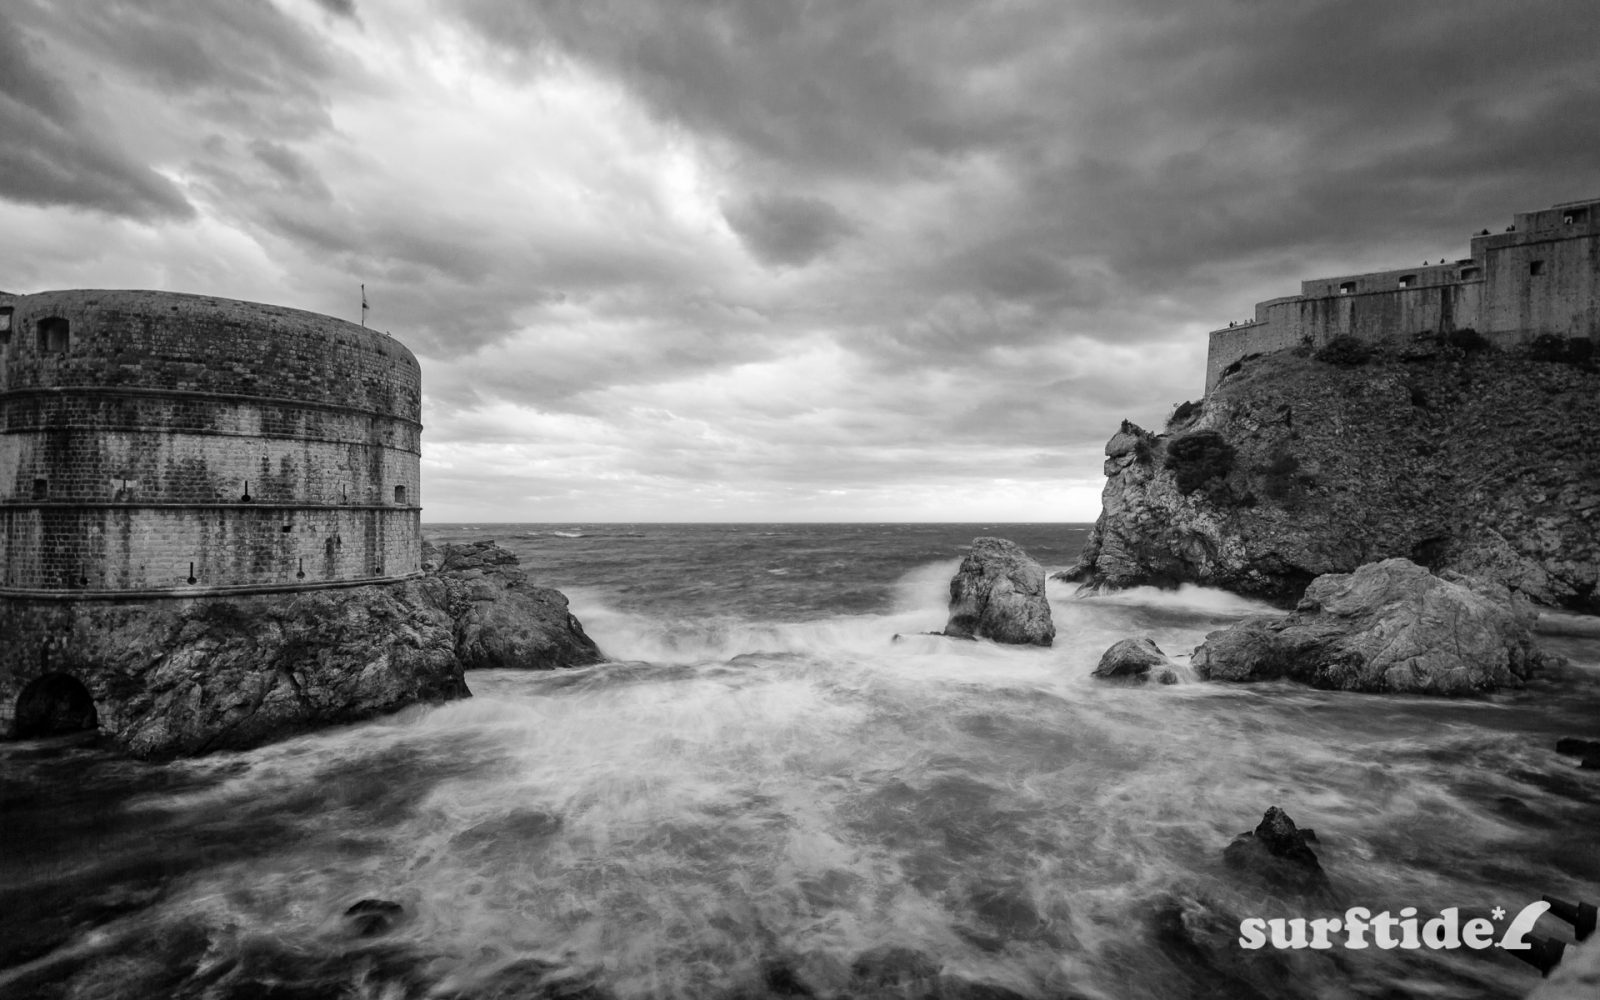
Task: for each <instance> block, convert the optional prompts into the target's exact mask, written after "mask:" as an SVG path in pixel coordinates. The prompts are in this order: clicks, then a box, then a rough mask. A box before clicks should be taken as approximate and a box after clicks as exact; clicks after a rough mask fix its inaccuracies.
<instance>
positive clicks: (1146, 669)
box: [1090, 635, 1177, 684]
mask: <svg viewBox="0 0 1600 1000" xmlns="http://www.w3.org/2000/svg"><path fill="white" fill-rule="evenodd" d="M1171 666H1172V661H1171V660H1169V659H1167V656H1166V654H1165V653H1163V652H1161V647H1160V646H1157V645H1156V641H1155V640H1154V639H1152V638H1150V637H1149V636H1147V635H1141V636H1136V637H1133V638H1129V639H1123V640H1121V641H1120V642H1117V643H1115V644H1113V645H1112V646H1111V648H1110V649H1108V650H1106V651H1105V652H1104V653H1103V654H1101V656H1100V664H1099V665H1098V666H1096V667H1095V668H1094V672H1093V673H1092V674H1091V675H1090V676H1092V677H1102V678H1108V679H1121V680H1131V681H1136V682H1137V683H1140V684H1143V683H1144V682H1146V681H1148V680H1149V679H1150V671H1151V670H1153V669H1155V668H1158V667H1160V668H1164V669H1161V670H1160V671H1158V672H1157V674H1156V678H1157V679H1158V680H1160V681H1161V683H1163V684H1171V683H1175V682H1176V681H1177V675H1176V674H1174V673H1173V672H1172V671H1171V670H1170V669H1165V668H1170V667H1171ZM1164 675H1169V676H1171V677H1172V680H1170V681H1169V680H1166V679H1165V676H1164Z"/></svg>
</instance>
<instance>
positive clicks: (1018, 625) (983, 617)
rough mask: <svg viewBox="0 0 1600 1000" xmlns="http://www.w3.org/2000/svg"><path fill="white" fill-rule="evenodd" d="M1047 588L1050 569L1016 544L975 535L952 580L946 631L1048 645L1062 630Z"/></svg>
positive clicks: (996, 640)
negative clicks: (1052, 611) (1046, 570)
mask: <svg viewBox="0 0 1600 1000" xmlns="http://www.w3.org/2000/svg"><path fill="white" fill-rule="evenodd" d="M1044 587H1045V584H1044V569H1043V568H1042V567H1041V566H1040V565H1039V564H1038V563H1037V562H1034V561H1033V560H1032V559H1030V558H1029V557H1028V554H1027V553H1026V552H1024V551H1023V550H1022V549H1021V548H1020V547H1019V546H1018V545H1016V543H1014V542H1009V541H1007V540H1006V539H1004V538H974V539H973V540H972V550H971V551H970V552H969V553H968V554H967V557H966V558H965V559H963V560H962V561H961V568H960V569H959V570H957V571H956V575H955V577H954V578H952V579H951V581H950V620H949V621H948V622H947V623H946V624H945V627H944V634H945V635H948V636H958V637H969V636H977V637H979V638H984V639H992V640H994V641H995V642H1004V643H1013V644H1017V645H1033V646H1048V645H1050V643H1051V642H1052V641H1054V639H1055V635H1056V628H1055V625H1054V624H1052V623H1051V621H1050V602H1049V601H1048V600H1047V599H1046V598H1045V590H1044Z"/></svg>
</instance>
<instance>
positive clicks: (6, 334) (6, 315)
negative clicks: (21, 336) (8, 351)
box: [0, 306, 12, 344]
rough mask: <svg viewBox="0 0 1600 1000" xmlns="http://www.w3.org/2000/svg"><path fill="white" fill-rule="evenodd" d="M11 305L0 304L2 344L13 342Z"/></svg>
mask: <svg viewBox="0 0 1600 1000" xmlns="http://www.w3.org/2000/svg"><path fill="white" fill-rule="evenodd" d="M11 311H12V307H11V306H0V344H9V343H11Z"/></svg>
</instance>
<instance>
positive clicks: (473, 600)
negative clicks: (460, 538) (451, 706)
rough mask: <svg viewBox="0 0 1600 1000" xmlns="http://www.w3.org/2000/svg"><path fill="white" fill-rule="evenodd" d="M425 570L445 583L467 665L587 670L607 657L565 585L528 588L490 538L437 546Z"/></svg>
mask: <svg viewBox="0 0 1600 1000" xmlns="http://www.w3.org/2000/svg"><path fill="white" fill-rule="evenodd" d="M422 560H423V566H424V568H428V567H430V566H431V567H432V568H431V569H429V572H431V573H432V574H433V575H434V576H436V577H438V579H440V580H442V581H443V582H444V584H445V587H446V589H447V591H448V597H447V607H448V609H449V612H450V617H451V619H452V621H453V622H454V628H455V651H456V656H457V657H458V658H459V659H460V661H461V666H462V669H464V670H479V669H485V668H491V667H517V668H523V669H529V670H548V669H551V668H553V667H581V666H587V665H588V664H591V663H599V662H600V660H601V659H602V656H601V654H600V650H599V649H598V648H596V646H595V644H594V640H592V639H590V638H589V636H588V635H586V634H585V633H584V631H583V625H582V624H580V623H579V621H578V619H577V618H575V617H573V615H572V613H571V612H570V611H568V610H567V598H566V595H564V594H562V593H561V592H560V591H559V590H552V589H551V588H549V587H538V586H530V585H529V584H528V574H527V573H526V572H524V571H523V570H522V569H519V568H518V566H517V557H516V556H515V555H513V554H512V553H510V552H508V551H506V550H505V549H503V548H501V547H500V546H498V545H496V544H495V543H494V542H492V541H482V542H472V543H470V544H466V545H444V546H438V547H436V546H434V545H432V544H431V543H429V542H423V545H422Z"/></svg>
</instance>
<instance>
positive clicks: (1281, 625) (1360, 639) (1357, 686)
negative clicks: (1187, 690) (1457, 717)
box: [1190, 559, 1544, 695]
mask: <svg viewBox="0 0 1600 1000" xmlns="http://www.w3.org/2000/svg"><path fill="white" fill-rule="evenodd" d="M1532 617H1533V616H1532V614H1531V612H1530V611H1529V610H1528V609H1527V608H1526V606H1525V605H1523V606H1519V605H1518V604H1517V603H1516V602H1515V601H1513V599H1512V597H1511V594H1510V593H1509V592H1508V591H1507V590H1506V589H1505V588H1504V587H1501V586H1499V585H1496V584H1489V583H1484V582H1482V581H1478V580H1471V579H1468V578H1466V577H1461V576H1458V575H1455V574H1447V576H1446V577H1440V576H1435V575H1434V574H1432V573H1429V572H1428V571H1427V570H1425V569H1423V568H1422V567H1420V566H1418V565H1416V564H1415V563H1412V562H1410V561H1409V560H1406V559H1387V560H1385V561H1383V562H1380V563H1371V564H1369V565H1366V566H1362V567H1361V568H1360V569H1358V570H1356V571H1355V572H1354V573H1337V574H1329V575H1327V576H1320V577H1318V578H1317V579H1316V580H1314V581H1312V583H1311V585H1310V586H1309V587H1307V588H1306V592H1305V596H1304V597H1303V598H1302V599H1301V601H1300V604H1299V606H1298V607H1297V608H1296V609H1295V611H1294V613H1292V614H1290V615H1288V616H1286V617H1283V618H1272V617H1257V618H1251V619H1247V620H1246V621H1243V622H1240V623H1239V624H1237V625H1234V626H1232V627H1230V628H1227V629H1222V630H1220V631H1217V632H1212V633H1211V634H1210V635H1208V636H1206V641H1205V642H1204V643H1203V644H1202V645H1201V646H1200V647H1199V648H1197V649H1196V650H1195V651H1194V655H1193V658H1192V659H1191V661H1190V662H1191V664H1192V665H1193V666H1194V669H1195V671H1196V672H1197V673H1198V674H1199V675H1200V676H1201V677H1202V678H1204V679H1207V680H1222V681H1257V680H1273V679H1277V678H1288V679H1291V680H1297V681H1303V682H1305V683H1308V684H1312V685H1315V686H1317V687H1323V688H1337V689H1340V690H1346V691H1387V692H1400V693H1410V694H1443V695H1455V694H1468V693H1471V692H1476V691H1488V690H1493V689H1495V688H1500V687H1515V686H1520V685H1521V684H1522V681H1523V680H1524V678H1526V677H1528V676H1529V675H1530V674H1531V673H1533V672H1534V671H1536V670H1537V669H1538V668H1539V667H1540V665H1541V664H1542V663H1543V661H1544V656H1543V654H1542V653H1540V652H1539V650H1538V647H1537V646H1535V645H1534V642H1533V638H1532V634H1531V633H1530V631H1529V626H1530V625H1531V624H1532Z"/></svg>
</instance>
